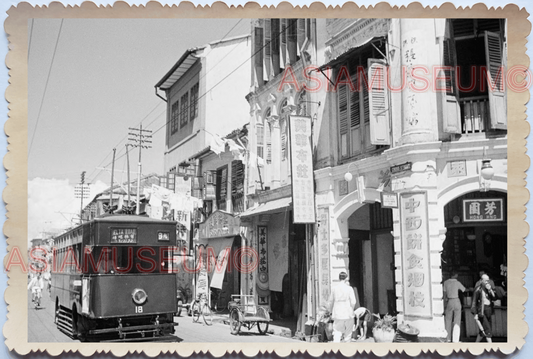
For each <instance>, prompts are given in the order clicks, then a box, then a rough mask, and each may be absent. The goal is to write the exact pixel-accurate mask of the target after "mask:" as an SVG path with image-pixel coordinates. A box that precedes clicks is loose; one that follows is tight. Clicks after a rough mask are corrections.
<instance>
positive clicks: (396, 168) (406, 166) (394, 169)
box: [390, 162, 412, 174]
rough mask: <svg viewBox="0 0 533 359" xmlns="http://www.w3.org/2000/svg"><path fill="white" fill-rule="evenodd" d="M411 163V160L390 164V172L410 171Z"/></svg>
mask: <svg viewBox="0 0 533 359" xmlns="http://www.w3.org/2000/svg"><path fill="white" fill-rule="evenodd" d="M411 166H412V163H411V162H405V163H403V164H401V165H396V166H392V167H391V168H390V173H391V174H397V173H400V172H405V171H410V170H411Z"/></svg>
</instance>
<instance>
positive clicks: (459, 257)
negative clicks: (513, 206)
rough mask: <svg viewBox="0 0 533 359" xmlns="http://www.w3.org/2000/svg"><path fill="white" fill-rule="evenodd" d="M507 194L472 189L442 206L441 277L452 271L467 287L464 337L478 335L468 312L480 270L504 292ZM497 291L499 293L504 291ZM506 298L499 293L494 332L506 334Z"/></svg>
mask: <svg viewBox="0 0 533 359" xmlns="http://www.w3.org/2000/svg"><path fill="white" fill-rule="evenodd" d="M506 209H507V194H506V193H504V192H498V191H488V192H479V191H476V192H471V193H467V194H465V195H463V196H460V197H458V198H456V199H454V200H453V201H451V202H450V203H448V204H447V205H446V206H445V207H444V219H445V223H446V240H445V241H444V243H443V252H442V277H443V280H446V279H448V278H450V276H451V273H452V272H453V271H457V272H458V273H459V278H458V280H459V281H460V282H461V283H462V284H463V285H464V286H465V287H466V288H467V291H466V293H465V296H464V298H463V308H464V309H465V310H464V316H463V320H464V323H463V325H464V328H465V331H464V333H463V337H464V340H469V338H472V337H475V336H476V335H477V327H476V326H475V322H474V321H473V318H471V315H470V314H469V309H470V304H471V299H470V298H471V295H472V289H473V288H474V286H475V284H476V282H477V281H478V280H479V279H480V275H479V273H480V271H483V272H485V273H487V274H488V275H489V277H490V278H491V279H492V280H493V281H494V283H495V285H496V286H497V287H500V288H502V290H503V291H505V292H506V291H507V288H506V276H505V275H504V274H505V272H504V271H503V270H502V269H503V266H505V267H506V266H507V210H506ZM503 291H500V293H503ZM506 305H507V298H506V296H500V298H498V301H497V302H496V306H495V316H494V318H493V334H494V336H495V337H506V336H507V306H506Z"/></svg>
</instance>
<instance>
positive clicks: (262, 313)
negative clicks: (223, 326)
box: [229, 294, 271, 335]
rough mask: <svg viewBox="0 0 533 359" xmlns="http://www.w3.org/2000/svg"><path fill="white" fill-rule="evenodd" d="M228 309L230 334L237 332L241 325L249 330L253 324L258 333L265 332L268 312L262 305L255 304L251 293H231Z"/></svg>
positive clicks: (268, 319)
mask: <svg viewBox="0 0 533 359" xmlns="http://www.w3.org/2000/svg"><path fill="white" fill-rule="evenodd" d="M229 310H230V312H229V319H230V330H231V334H233V335H237V334H239V333H240V331H241V327H242V326H244V327H246V328H248V330H251V329H252V328H253V327H254V326H255V325H257V330H258V331H259V334H265V333H266V332H267V330H268V324H269V322H270V321H271V319H270V314H268V311H267V310H266V309H265V308H264V307H262V306H259V305H256V304H255V298H254V296H253V295H241V294H233V295H232V296H231V302H230V303H229Z"/></svg>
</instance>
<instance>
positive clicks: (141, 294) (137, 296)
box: [131, 288, 148, 305]
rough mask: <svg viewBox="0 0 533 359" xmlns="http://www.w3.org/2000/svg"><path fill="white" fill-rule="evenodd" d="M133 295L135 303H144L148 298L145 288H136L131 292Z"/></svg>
mask: <svg viewBox="0 0 533 359" xmlns="http://www.w3.org/2000/svg"><path fill="white" fill-rule="evenodd" d="M131 297H132V299H133V301H134V302H135V304H137V305H143V304H144V303H145V302H146V300H147V299H148V294H146V292H145V291H144V289H140V288H135V289H134V290H133V292H132V293H131Z"/></svg>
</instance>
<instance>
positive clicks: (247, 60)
mask: <svg viewBox="0 0 533 359" xmlns="http://www.w3.org/2000/svg"><path fill="white" fill-rule="evenodd" d="M241 20H242V19H241ZM239 22H240V21H239ZM237 24H238V23H237ZM237 24H236V25H235V26H234V27H236V26H237ZM295 24H296V22H293V23H292V24H291V25H288V26H286V27H285V28H284V29H282V30H281V31H279V32H277V33H276V34H275V36H279V35H281V34H282V33H283V32H286V31H288V30H289V29H290V28H291V27H292V26H295ZM228 34H229V32H228ZM228 34H226V35H225V36H227V35H228ZM271 42H272V40H270V41H267V42H265V44H264V45H263V46H262V47H261V48H259V49H257V50H256V51H255V52H254V53H253V54H252V55H251V56H250V57H249V58H247V59H246V60H245V61H243V62H242V63H241V64H239V65H238V66H237V67H235V68H234V69H233V70H232V71H231V72H230V73H228V74H227V75H226V76H224V77H223V78H222V79H221V80H220V81H218V82H217V83H216V84H214V85H213V86H212V87H211V88H209V89H208V90H206V91H205V92H204V93H203V94H201V95H199V96H198V98H197V100H196V102H195V104H194V105H196V104H197V103H198V101H199V100H200V99H201V98H203V97H205V96H207V94H208V93H210V92H211V91H212V90H213V89H214V88H216V87H217V86H218V85H220V84H221V83H222V82H224V81H225V80H226V79H227V78H228V77H230V76H231V75H232V74H234V73H235V72H236V71H237V70H239V69H240V68H241V67H242V66H243V65H245V64H246V63H248V62H249V61H250V60H252V59H253V58H254V57H255V56H256V55H257V54H258V53H260V52H261V51H262V50H263V49H264V48H266V47H267V46H270V44H271ZM231 51H232V50H231ZM205 75H207V74H205ZM205 75H204V76H205ZM162 103H163V102H161V103H160V104H162ZM157 106H159V104H158V105H157ZM157 106H156V107H157ZM191 106H192V104H191V103H189V104H188V105H187V107H186V108H185V110H186V111H187V112H189V110H190V108H191ZM151 112H153V110H152V111H151ZM163 112H166V109H165V110H164V111H163ZM163 112H162V113H163ZM162 113H160V114H159V115H161V114H162ZM159 115H158V116H159ZM146 117H148V115H147V116H145V118H146ZM157 119H158V118H155V119H154V121H152V122H151V123H153V122H155V120H157ZM142 121H144V119H143V120H141V122H140V123H142ZM171 121H172V119H169V120H167V121H165V123H164V124H163V125H162V126H160V127H159V128H157V129H156V130H154V131H152V135H155V134H156V133H158V132H159V131H161V130H162V129H163V128H165V127H166V126H167V125H168V124H169V123H170V122H171ZM151 123H150V124H151ZM126 137H127V136H126ZM123 140H124V139H123ZM123 140H122V141H123ZM119 143H120V142H119ZM116 147H118V146H116ZM125 155H126V153H123V154H122V155H120V156H118V157H116V158H115V161H116V160H118V159H121V158H123V157H124V156H125ZM108 157H109V155H107V156H106V157H105V159H106V158H108ZM105 159H104V160H103V161H102V162H101V163H103V162H105ZM111 164H112V163H111V162H110V163H108V164H107V165H105V166H103V167H108V166H109V165H111ZM102 171H103V170H100V171H99V172H98V174H97V176H98V175H99V174H100V173H101V172H102Z"/></svg>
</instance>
